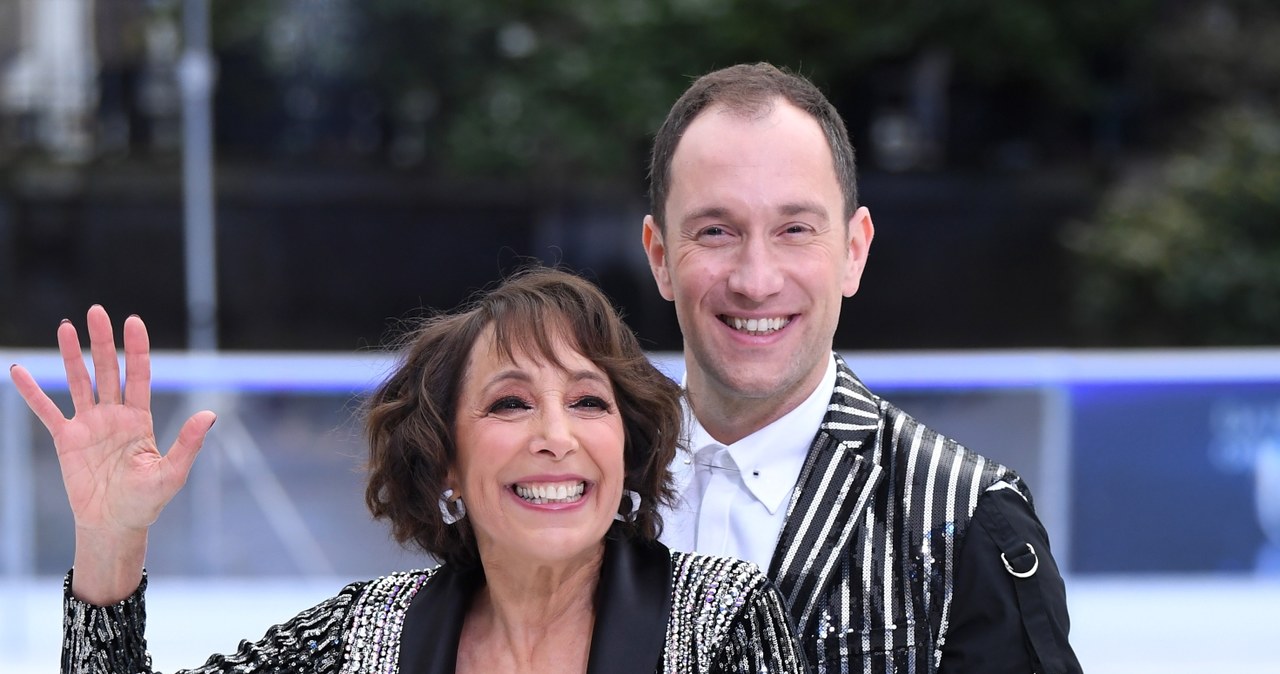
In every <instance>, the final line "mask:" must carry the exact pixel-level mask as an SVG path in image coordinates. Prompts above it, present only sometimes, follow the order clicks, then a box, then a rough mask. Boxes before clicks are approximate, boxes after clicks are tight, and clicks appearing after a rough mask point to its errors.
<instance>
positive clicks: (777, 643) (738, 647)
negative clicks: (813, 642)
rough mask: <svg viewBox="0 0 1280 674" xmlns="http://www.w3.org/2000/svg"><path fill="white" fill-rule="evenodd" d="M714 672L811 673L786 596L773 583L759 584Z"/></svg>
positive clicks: (749, 594)
mask: <svg viewBox="0 0 1280 674" xmlns="http://www.w3.org/2000/svg"><path fill="white" fill-rule="evenodd" d="M711 671H713V672H726V673H728V672H759V673H761V674H765V673H772V672H784V673H789V672H808V671H809V668H808V667H807V666H806V664H805V658H804V651H802V650H801V649H800V645H799V644H798V643H797V641H796V637H795V631H794V630H793V629H792V628H791V619H790V617H789V615H788V613H787V609H786V607H785V606H783V603H782V595H780V594H778V591H777V589H775V588H774V587H773V585H772V584H771V583H768V582H765V583H762V584H759V585H756V586H755V587H754V588H753V589H752V590H751V591H750V592H749V593H748V595H747V598H746V601H745V602H743V610H742V612H741V613H739V614H738V616H737V619H736V620H735V621H734V622H733V624H732V625H731V626H730V629H729V631H728V634H727V635H726V639H725V643H724V646H723V647H722V648H721V649H720V656H719V657H717V658H716V660H715V661H714V662H713V663H712V667H711Z"/></svg>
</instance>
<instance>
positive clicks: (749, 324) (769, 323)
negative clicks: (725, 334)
mask: <svg viewBox="0 0 1280 674" xmlns="http://www.w3.org/2000/svg"><path fill="white" fill-rule="evenodd" d="M724 322H725V323H727V324H728V325H729V327H731V328H733V329H734V330H741V331H742V332H749V333H751V334H753V335H767V334H769V333H772V332H777V331H778V330H781V329H782V328H783V327H785V326H786V325H787V323H790V322H791V319H789V318H785V317H784V318H737V317H734V316H725V317H724Z"/></svg>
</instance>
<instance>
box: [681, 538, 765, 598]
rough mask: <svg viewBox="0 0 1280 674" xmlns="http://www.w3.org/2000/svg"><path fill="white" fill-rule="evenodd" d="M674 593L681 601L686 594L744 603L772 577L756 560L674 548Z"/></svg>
mask: <svg viewBox="0 0 1280 674" xmlns="http://www.w3.org/2000/svg"><path fill="white" fill-rule="evenodd" d="M671 580H672V593H673V597H674V598H675V599H676V602H677V605H679V604H680V603H681V600H682V599H684V598H695V597H699V598H701V603H702V604H704V605H705V604H713V603H715V604H718V605H719V606H718V608H720V609H723V608H724V607H728V606H738V607H740V606H742V605H743V604H744V603H745V602H746V601H747V600H748V599H749V598H750V597H751V596H752V595H753V594H755V592H756V591H757V590H758V589H759V588H761V587H764V586H767V585H768V584H769V579H768V577H767V576H765V574H764V572H763V571H761V570H760V567H759V566H756V564H755V563H753V562H747V561H743V560H741V559H737V558H734V557H724V556H720V555H704V554H701V553H697V552H678V551H676V550H672V551H671Z"/></svg>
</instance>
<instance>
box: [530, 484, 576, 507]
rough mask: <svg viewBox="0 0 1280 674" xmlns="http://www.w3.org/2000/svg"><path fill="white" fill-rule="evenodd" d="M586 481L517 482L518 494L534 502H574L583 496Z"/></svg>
mask: <svg viewBox="0 0 1280 674" xmlns="http://www.w3.org/2000/svg"><path fill="white" fill-rule="evenodd" d="M586 486H587V485H586V483H585V482H571V483H560V484H517V485H515V491H516V495H517V496H519V497H520V498H522V499H524V500H526V501H528V502H530V503H534V504H543V503H573V502H575V501H577V500H578V499H580V498H582V493H583V491H585V490H586Z"/></svg>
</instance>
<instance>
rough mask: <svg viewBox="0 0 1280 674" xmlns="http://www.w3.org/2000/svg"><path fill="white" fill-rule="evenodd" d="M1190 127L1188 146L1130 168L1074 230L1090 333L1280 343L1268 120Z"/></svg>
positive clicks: (1276, 123)
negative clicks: (1197, 135)
mask: <svg viewBox="0 0 1280 674" xmlns="http://www.w3.org/2000/svg"><path fill="white" fill-rule="evenodd" d="M1202 130H1203V134H1204V137H1203V140H1202V141H1201V142H1200V143H1198V144H1197V145H1195V146H1193V147H1191V148H1189V149H1188V150H1185V151H1183V152H1180V153H1178V154H1175V155H1173V156H1171V157H1169V158H1167V159H1165V160H1163V161H1161V162H1159V163H1158V164H1157V165H1156V166H1155V167H1150V168H1148V169H1147V171H1139V170H1132V171H1131V173H1130V175H1129V177H1128V178H1127V179H1126V181H1125V183H1124V184H1123V185H1121V186H1119V187H1117V188H1115V189H1114V190H1113V191H1112V193H1111V194H1110V195H1109V197H1108V199H1107V201H1106V203H1105V205H1104V206H1103V208H1102V209H1101V212H1100V214H1099V216H1098V218H1097V221H1096V222H1095V223H1093V224H1091V225H1088V226H1085V227H1081V228H1079V229H1076V230H1075V231H1074V233H1073V235H1072V238H1071V239H1070V245H1071V246H1072V248H1074V249H1075V250H1076V251H1077V252H1078V253H1079V254H1080V256H1081V267H1082V269H1081V281H1080V284H1079V286H1078V289H1077V290H1078V292H1077V300H1078V301H1077V307H1076V309H1077V311H1078V316H1079V320H1080V325H1081V328H1082V330H1083V331H1084V334H1085V335H1086V337H1087V338H1088V339H1089V340H1090V341H1093V342H1095V343H1104V344H1134V345H1177V346H1193V345H1211V344H1216V345H1225V344H1275V343H1277V341H1280V118H1277V117H1276V116H1275V114H1274V112H1273V111H1271V110H1267V111H1262V110H1257V109H1249V108H1243V109H1235V110H1230V111H1227V112H1223V113H1219V114H1216V115H1211V116H1208V117H1207V118H1206V119H1205V121H1204V124H1203V125H1202Z"/></svg>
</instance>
